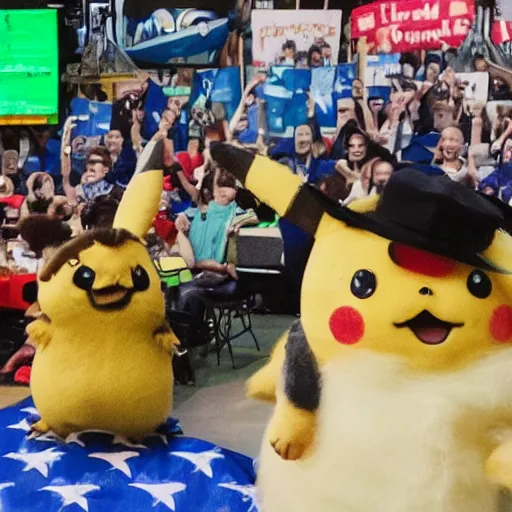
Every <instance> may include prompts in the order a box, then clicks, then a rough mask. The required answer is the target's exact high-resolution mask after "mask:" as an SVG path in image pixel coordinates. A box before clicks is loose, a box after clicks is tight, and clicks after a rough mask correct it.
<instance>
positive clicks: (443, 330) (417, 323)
mask: <svg viewBox="0 0 512 512" xmlns="http://www.w3.org/2000/svg"><path fill="white" fill-rule="evenodd" d="M463 325H464V324H452V323H450V322H444V321H443V320H440V319H439V318H437V317H435V316H434V315H433V314H432V313H430V312H428V311H422V312H421V313H420V314H419V315H417V316H415V317H414V318H412V319H411V320H407V322H403V323H401V324H395V327H398V328H399V329H402V328H404V327H407V328H408V329H410V330H411V331H412V333H413V334H414V335H415V336H416V338H418V339H419V340H420V341H421V342H422V343H425V344H426V345H440V344H441V343H444V342H445V341H446V339H447V338H448V336H449V335H450V333H451V332H452V330H453V329H455V328H457V327H462V326H463Z"/></svg>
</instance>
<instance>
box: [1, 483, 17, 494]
mask: <svg viewBox="0 0 512 512" xmlns="http://www.w3.org/2000/svg"><path fill="white" fill-rule="evenodd" d="M9 487H14V482H5V483H2V484H0V492H2V491H3V490H4V489H7V488H9Z"/></svg>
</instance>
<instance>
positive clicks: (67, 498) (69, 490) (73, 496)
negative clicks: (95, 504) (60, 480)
mask: <svg viewBox="0 0 512 512" xmlns="http://www.w3.org/2000/svg"><path fill="white" fill-rule="evenodd" d="M39 490H40V491H49V492H54V493H56V494H59V495H60V497H61V498H62V507H61V510H62V509H63V508H66V507H67V506H69V505H73V504H75V503H76V504H77V505H78V506H79V507H80V508H81V509H82V510H85V512H89V504H88V503H87V499H86V498H85V495H86V494H89V493H90V492H92V491H99V490H100V487H98V486H97V485H62V486H48V487H43V488H42V489H39Z"/></svg>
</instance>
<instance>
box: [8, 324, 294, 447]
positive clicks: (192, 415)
mask: <svg viewBox="0 0 512 512" xmlns="http://www.w3.org/2000/svg"><path fill="white" fill-rule="evenodd" d="M292 320H293V318H291V317H281V316H273V315H265V316H254V318H253V324H254V333H255V334H256V337H257V338H258V341H259V343H260V346H261V352H258V351H257V350H256V348H255V346H254V343H253V341H252V339H251V337H250V336H247V335H244V336H243V337H241V338H239V339H238V340H235V341H234V342H233V347H234V353H235V362H236V365H237V369H236V370H233V369H232V367H231V360H230V358H229V353H228V350H227V348H225V349H224V350H223V352H222V355H221V364H220V366H217V360H216V357H215V354H214V353H211V354H209V356H208V358H207V360H206V362H205V364H204V365H202V366H201V367H200V368H199V369H198V370H197V374H196V376H197V386H196V387H192V386H176V387H175V389H174V411H173V413H172V415H173V416H174V417H176V418H179V420H180V422H181V425H182V427H183V430H184V432H185V435H187V436H193V437H199V438H201V439H206V440H208V441H212V442H213V443H216V444H218V445H220V446H223V447H225V448H229V449H232V450H235V451H238V452H241V453H244V454H247V455H250V456H252V457H255V456H257V454H258V451H259V446H260V442H261V438H262V435H263V432H264V429H265V425H266V423H267V420H268V417H269V414H270V412H271V410H272V409H271V407H270V406H268V405H266V404H262V403H259V402H255V401H252V400H248V399H246V398H245V382H246V380H247V379H248V377H250V376H251V375H252V374H253V373H254V372H255V371H256V370H258V369H259V368H261V366H263V365H264V364H265V362H266V361H267V358H268V356H269V354H270V352H271V350H272V347H273V345H274V343H275V342H276V340H277V339H278V338H279V336H280V335H281V334H282V333H283V332H284V331H285V330H286V329H287V328H288V326H289V325H290V324H291V322H292ZM29 394H30V391H29V389H28V388H21V387H0V408H3V407H6V406H8V405H11V404H14V403H16V402H18V401H20V400H22V399H23V398H26V397H27V396H28V395H29Z"/></svg>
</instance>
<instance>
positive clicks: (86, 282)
mask: <svg viewBox="0 0 512 512" xmlns="http://www.w3.org/2000/svg"><path fill="white" fill-rule="evenodd" d="M94 279H96V273H95V272H94V270H93V269H92V268H89V267H86V266H85V265H84V266H82V267H80V268H79V269H78V270H77V271H76V272H75V275H74V276H73V283H74V284H75V286H77V287H78V288H80V289H81V290H86V291H88V290H90V289H91V288H92V285H93V283H94Z"/></svg>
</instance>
